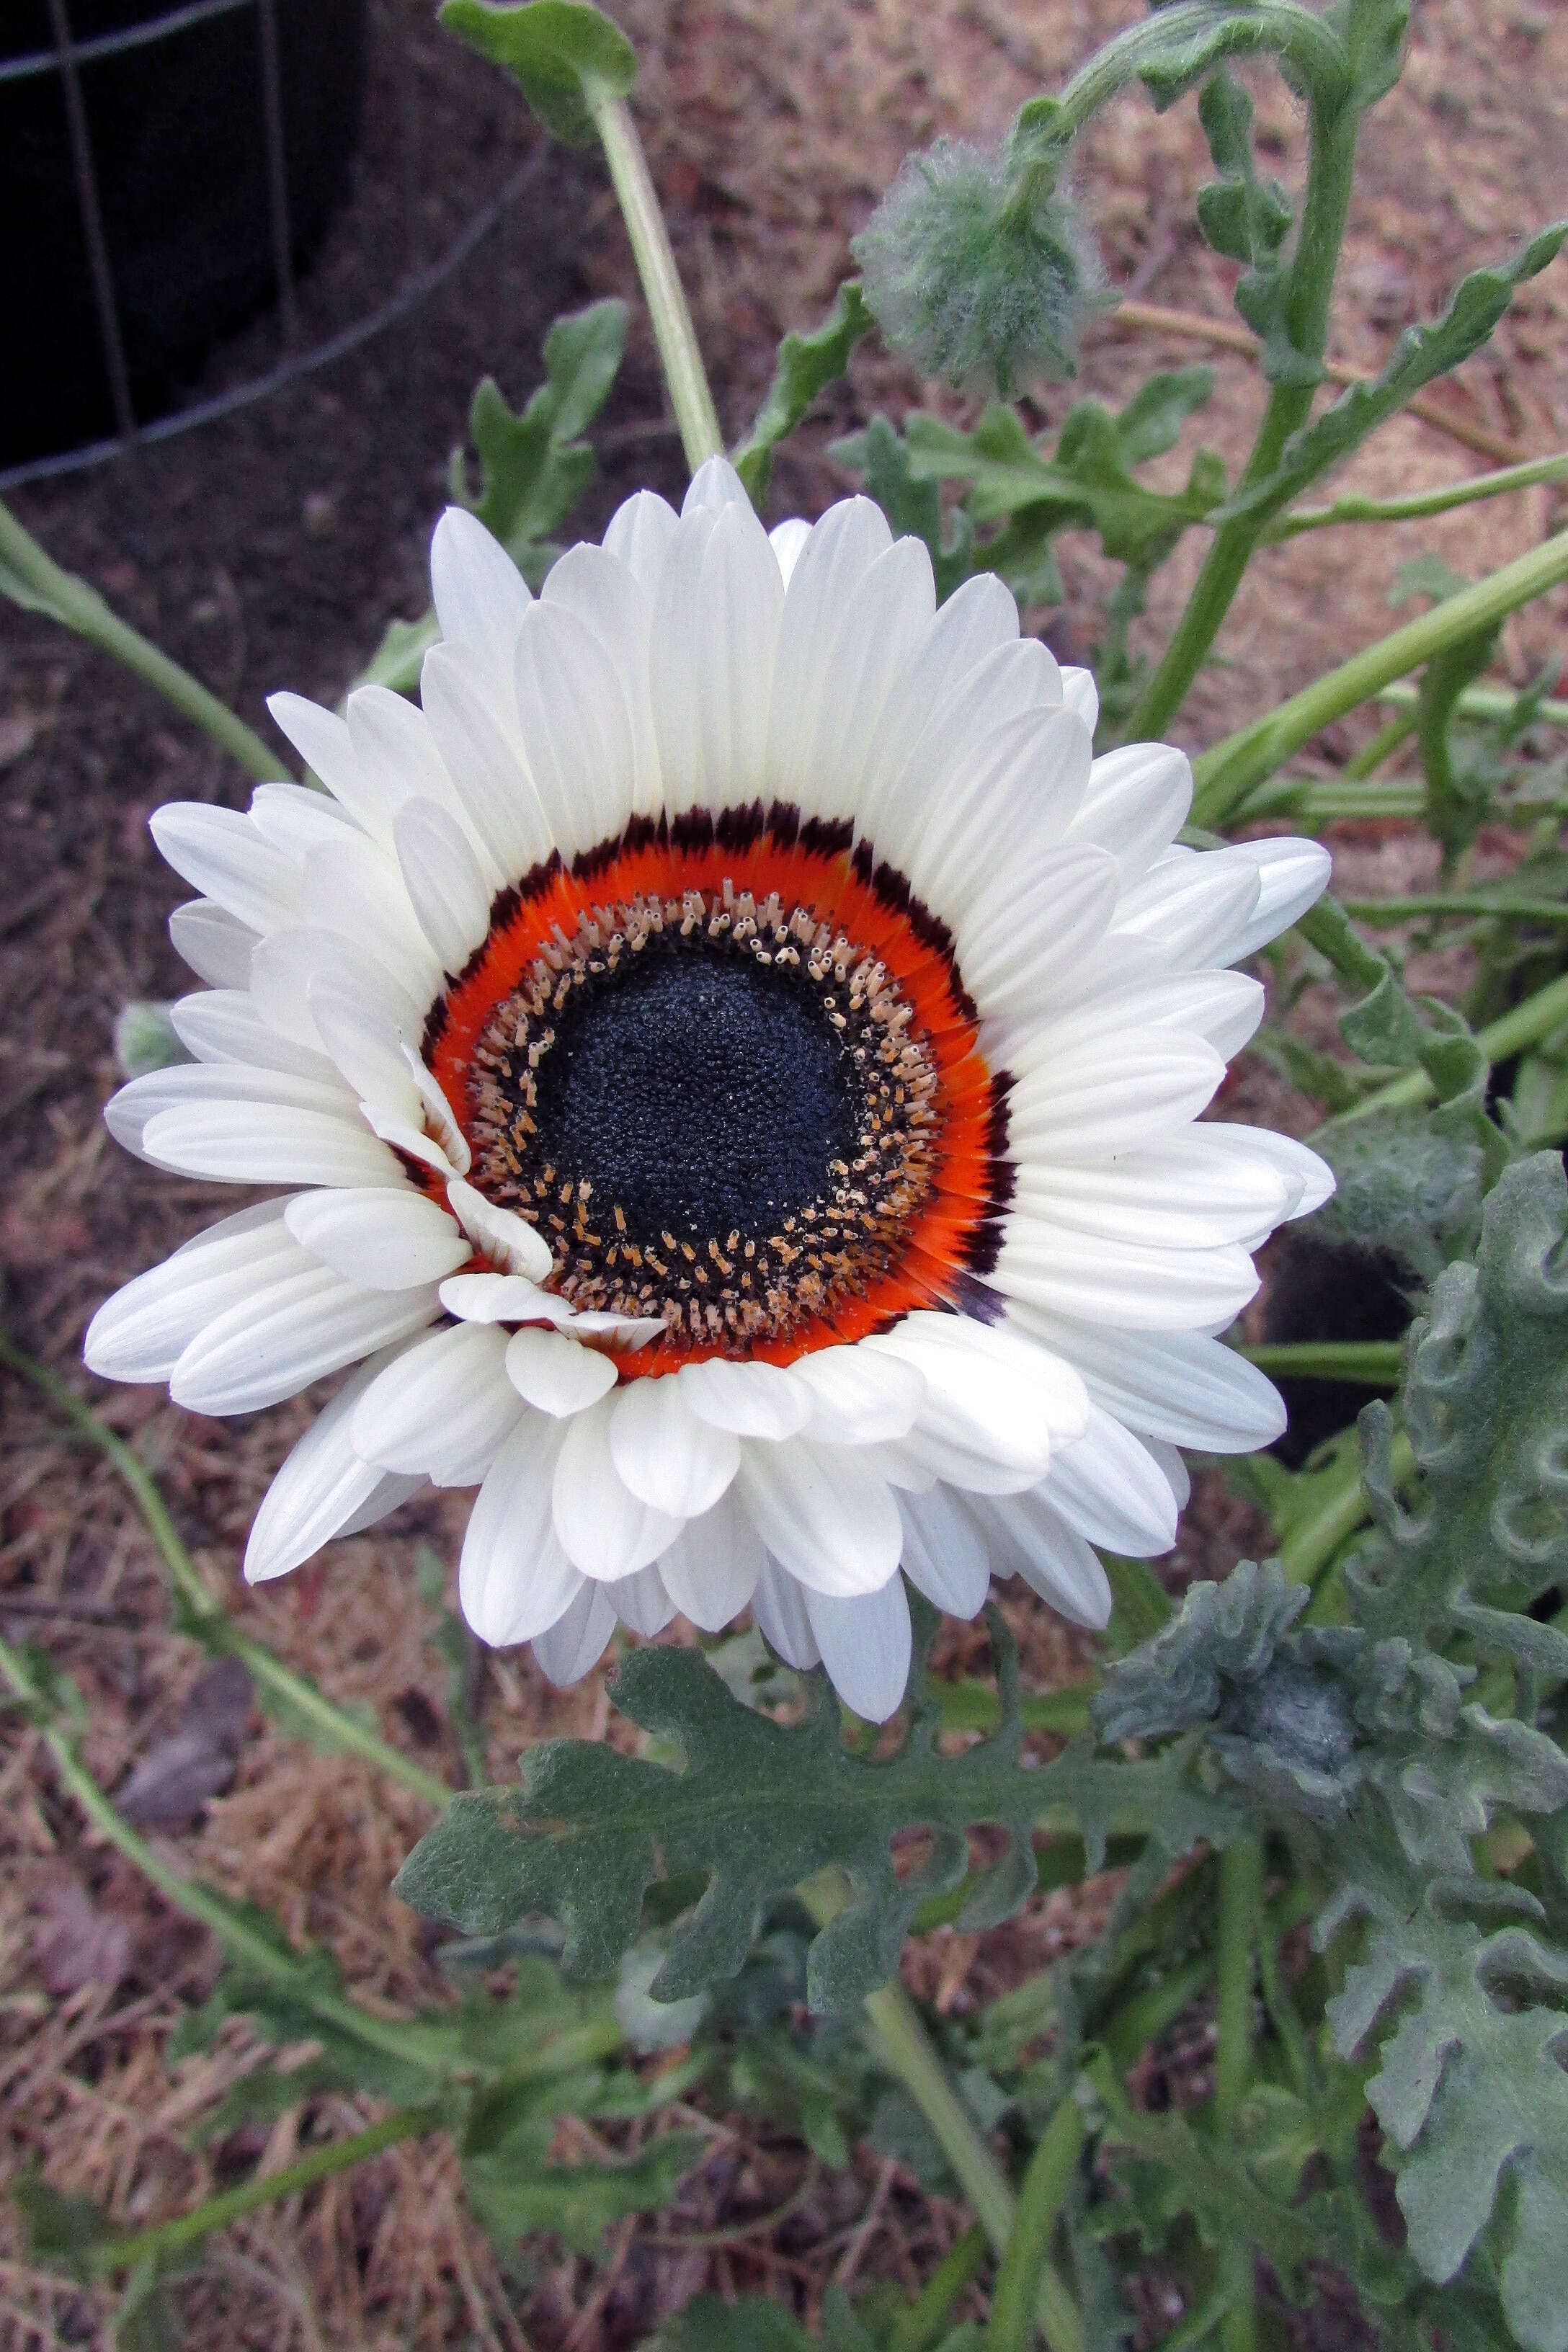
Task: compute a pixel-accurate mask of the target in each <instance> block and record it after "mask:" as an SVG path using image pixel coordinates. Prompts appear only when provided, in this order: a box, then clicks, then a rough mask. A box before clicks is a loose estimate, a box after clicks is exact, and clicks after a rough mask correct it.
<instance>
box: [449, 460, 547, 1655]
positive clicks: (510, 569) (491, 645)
mask: <svg viewBox="0 0 1568 2352" xmlns="http://www.w3.org/2000/svg"><path fill="white" fill-rule="evenodd" d="M430 590H431V594H432V595H433V597H434V598H435V603H436V618H437V621H439V623H440V625H441V635H443V636H444V637H447V638H448V639H450V641H451V642H452V643H453V644H454V645H459V646H463V647H465V649H466V650H467V651H468V653H470V654H472V655H473V656H474V657H475V658H476V660H478V661H479V662H481V663H482V664H483V665H484V667H485V668H486V669H487V670H489V672H490V673H491V675H492V676H493V677H497V678H500V679H503V680H506V681H508V682H510V677H511V661H512V654H513V652H514V650H515V648H516V646H517V633H518V631H519V629H520V628H521V626H522V616H523V614H525V613H526V612H527V610H528V608H529V606H530V604H531V603H532V602H533V598H532V596H531V593H530V591H529V586H528V583H527V581H526V580H525V579H524V578H523V576H522V574H521V572H520V571H519V570H518V568H517V566H516V564H515V563H514V562H512V560H511V558H510V555H509V554H508V553H507V551H506V550H505V548H504V547H503V546H502V545H501V543H500V541H499V540H498V539H497V538H496V537H495V535H494V533H493V532H492V531H489V530H487V529H486V528H485V526H484V524H483V523H482V522H481V521H480V520H479V517H478V515H475V514H470V513H469V512H468V509H467V508H466V507H448V508H447V511H446V513H445V514H444V515H443V516H442V517H441V520H440V521H439V522H438V523H437V526H436V530H435V536H434V537H433V538H432V540H431V541H430ZM519 1638H521V1636H520V1637H519Z"/></svg>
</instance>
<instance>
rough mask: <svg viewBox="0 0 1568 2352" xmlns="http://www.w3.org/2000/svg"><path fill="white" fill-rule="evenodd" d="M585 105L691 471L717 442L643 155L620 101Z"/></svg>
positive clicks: (716, 452) (718, 452) (717, 449)
mask: <svg viewBox="0 0 1568 2352" xmlns="http://www.w3.org/2000/svg"><path fill="white" fill-rule="evenodd" d="M591 110H592V113H593V117H594V125H595V129H596V130H597V131H598V134H599V138H600V142H601V143H602V144H603V147H604V150H605V163H607V164H608V165H609V168H610V180H611V183H612V184H613V186H614V188H615V191H616V197H617V199H618V200H619V203H620V207H621V212H622V215H623V216H624V218H625V220H626V234H627V236H629V237H630V239H631V246H632V257H633V259H634V260H635V261H636V263H637V276H638V277H639V278H641V280H642V289H643V293H644V296H645V297H646V299H647V307H648V314H649V316H650V318H651V319H652V320H653V331H654V340H655V341H656V342H657V343H658V356H659V362H660V364H661V366H662V367H663V369H664V380H665V382H666V383H667V384H668V387H669V402H670V406H671V407H672V408H673V409H674V411H675V422H676V424H677V425H678V426H679V432H680V446H681V447H682V449H684V451H685V452H686V462H687V464H688V466H689V467H690V468H691V471H692V472H693V473H694V474H695V473H696V471H697V469H698V467H700V465H701V464H702V463H703V462H704V460H705V459H707V458H709V457H722V455H723V452H724V440H723V436H722V435H721V432H720V430H719V417H718V414H717V411H716V410H715V408H714V406H713V394H712V393H711V391H710V389H709V384H708V375H707V371H706V370H705V369H704V367H703V364H702V352H701V350H700V346H699V344H698V341H697V330H696V328H695V327H694V326H693V324H692V320H691V311H690V309H689V305H688V303H687V299H686V289H685V288H684V287H683V286H682V285H681V282H680V272H679V269H678V268H677V267H676V262H675V252H674V248H673V247H671V245H670V242H669V231H668V228H667V227H666V226H665V220H664V215H663V213H662V212H661V211H660V209H659V203H658V194H657V193H656V191H655V188H654V184H653V180H652V177H651V175H650V173H649V172H648V168H647V156H646V155H645V154H644V153H643V144H642V141H641V140H640V139H639V138H638V136H637V124H636V123H635V122H634V121H633V120H632V111H631V109H630V107H629V106H628V105H627V104H626V100H625V99H624V98H603V97H601V98H599V99H598V100H596V101H591Z"/></svg>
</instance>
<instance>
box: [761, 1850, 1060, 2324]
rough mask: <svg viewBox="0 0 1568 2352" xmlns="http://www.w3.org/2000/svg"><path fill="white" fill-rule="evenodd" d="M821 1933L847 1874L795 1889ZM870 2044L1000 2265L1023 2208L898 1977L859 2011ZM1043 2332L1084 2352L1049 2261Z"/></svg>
mask: <svg viewBox="0 0 1568 2352" xmlns="http://www.w3.org/2000/svg"><path fill="white" fill-rule="evenodd" d="M796 1892H797V1893H798V1895H799V1896H800V1899H801V1901H802V1902H803V1903H804V1904H805V1907H806V1909H807V1910H808V1911H809V1912H810V1913H811V1916H812V1917H813V1918H814V1919H815V1920H816V1923H817V1925H818V1927H826V1925H827V1922H828V1921H829V1920H830V1919H832V1918H834V1917H835V1916H837V1913H838V1912H840V1911H841V1910H842V1909H843V1907H844V1906H845V1904H846V1902H847V1900H848V1895H849V1889H848V1882H847V1879H846V1878H845V1876H844V1874H843V1872H842V1871H839V1870H837V1869H835V1870H831V1871H823V1872H821V1873H820V1874H818V1875H817V1877H816V1878H814V1879H811V1880H808V1881H807V1883H806V1884H805V1885H804V1886H802V1887H799V1888H797V1889H796ZM861 2006H862V2010H863V2013H864V2016H865V2031H866V2040H867V2043H868V2047H869V2049H870V2051H871V2053H872V2055H873V2057H874V2058H875V2059H876V2061H877V2063H878V2064H879V2065H880V2066H882V2067H883V2068H885V2069H886V2071H887V2072H888V2073H889V2074H891V2075H892V2077H893V2079H894V2081H895V2082H897V2083H900V2084H902V2085H903V2087H904V2089H905V2090H906V2091H907V2092H908V2093H909V2095H910V2098H911V2099H912V2100H913V2101H914V2103H915V2105H916V2106H917V2107H918V2108H919V2109H920V2111H921V2115H922V2116H924V2117H925V2120H926V2122H927V2124H928V2125H929V2126H931V2137H933V2139H934V2140H935V2141H936V2144H937V2146H938V2147H940V2148H941V2150H942V2154H943V2156H945V2157H946V2158H947V2160H948V2163H949V2164H950V2165H951V2166H952V2171H953V2175H954V2178H955V2179H956V2180H957V2182H958V2185H959V2187H960V2188H961V2189H963V2194H964V2196H965V2198H966V2199H967V2200H968V2203H969V2207H970V2210H971V2211H972V2212H973V2215H974V2218H975V2220H976V2221H978V2222H979V2224H980V2226H981V2228H982V2229H983V2230H984V2232H985V2235H986V2238H987V2240H988V2242H989V2243H990V2245H991V2247H992V2250H993V2252H994V2253H995V2254H996V2255H997V2256H998V2257H999V2258H1000V2256H1001V2255H1002V2254H1003V2253H1004V2252H1005V2249H1006V2245H1007V2241H1008V2239H1009V2238H1010V2237H1011V2235H1012V2232H1013V2223H1014V2220H1015V2218H1016V2213H1017V2210H1018V2200H1017V2199H1016V2196H1015V2195H1014V2192H1013V2188H1012V2184H1011V2183H1010V2182H1009V2180H1008V2179H1007V2176H1006V2174H1005V2172H1004V2171H1003V2169H1002V2168H1001V2166H1000V2165H999V2164H998V2163H997V2161H996V2158H995V2156H994V2153H993V2152H992V2149H991V2147H990V2146H989V2144H988V2143H987V2141H986V2139H985V2137H984V2134H983V2133H982V2131H981V2130H980V2127H979V2126H978V2125H977V2124H976V2123H975V2120H974V2118H973V2116H972V2115H971V2114H970V2112H969V2109H968V2108H967V2107H966V2106H965V2105H964V2104H963V2100H962V2099H961V2098H960V2097H959V2095H958V2093H957V2092H956V2091H955V2090H954V2089H953V2087H952V2084H951V2082H949V2080H948V2076H947V2069H946V2068H945V2067H944V2066H943V2064H942V2060H941V2059H940V2058H939V2057H938V2055H937V2053H936V2052H935V2051H934V2050H933V2049H932V2048H931V2042H930V2039H929V2038H928V2036H927V2033H926V2030H925V2028H924V2026H923V2025H922V2024H921V2021H920V2017H919V2014H918V2013H917V2011H916V2009H915V2005H914V2003H913V2001H912V2000H910V1997H909V1994H908V1993H907V1992H906V1991H905V1990H904V1988H903V1986H902V1985H901V1984H900V1982H899V1979H898V1978H897V1977H895V1978H894V1979H893V1980H892V1982H891V1983H890V1984H885V1985H883V1986H882V1987H881V1988H880V1990H879V1991H877V1992H873V1993H868V1994H867V1996H866V1999H865V2000H864V2002H863V2003H862V2004H861ZM1039 2324H1040V2326H1041V2327H1042V2328H1043V2329H1044V2331H1045V2333H1046V2336H1047V2338H1048V2339H1049V2342H1050V2345H1051V2347H1052V2352H1084V2334H1083V2322H1082V2320H1081V2318H1080V2317H1079V2309H1078V2305H1077V2304H1076V2303H1075V2302H1074V2301H1073V2298H1072V2294H1071V2293H1070V2291H1069V2289H1068V2285H1067V2283H1066V2281H1065V2280H1064V2279H1063V2278H1062V2276H1061V2274H1060V2273H1059V2272H1058V2270H1057V2269H1056V2268H1055V2266H1054V2264H1052V2263H1050V2262H1049V2261H1048V2260H1047V2263H1046V2265H1045V2269H1044V2272H1043V2273H1042V2277H1041V2283H1040V2295H1039Z"/></svg>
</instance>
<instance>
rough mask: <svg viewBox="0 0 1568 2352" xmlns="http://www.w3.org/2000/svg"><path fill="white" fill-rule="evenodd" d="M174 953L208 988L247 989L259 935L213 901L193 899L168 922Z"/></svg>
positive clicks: (176, 909) (175, 910) (175, 912)
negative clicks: (252, 958) (216, 905)
mask: <svg viewBox="0 0 1568 2352" xmlns="http://www.w3.org/2000/svg"><path fill="white" fill-rule="evenodd" d="M169 937H170V939H171V940H173V942H174V953H175V954H176V955H177V956H179V957H180V958H181V960H182V961H184V962H185V963H188V964H189V966H190V968H191V970H192V971H194V972H195V975H196V978H197V979H198V980H205V982H206V983H207V985H208V987H209V988H248V987H249V985H250V959H251V957H252V955H253V954H254V952H255V950H256V941H257V934H256V933H255V932H254V931H253V930H251V929H249V928H248V926H247V925H246V924H244V923H239V922H236V920H235V919H234V917H233V916H232V915H226V914H225V912H224V910H223V908H221V907H215V906H214V905H213V903H212V901H211V899H210V898H193V899H192V900H191V901H190V903H189V904H188V905H187V906H184V907H176V908H175V909H174V913H173V914H172V915H171V916H170V918H169Z"/></svg>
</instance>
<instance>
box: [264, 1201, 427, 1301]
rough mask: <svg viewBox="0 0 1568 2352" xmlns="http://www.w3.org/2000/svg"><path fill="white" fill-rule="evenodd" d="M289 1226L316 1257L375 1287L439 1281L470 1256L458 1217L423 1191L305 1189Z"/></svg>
mask: <svg viewBox="0 0 1568 2352" xmlns="http://www.w3.org/2000/svg"><path fill="white" fill-rule="evenodd" d="M286 1221H287V1223H288V1226H289V1232H290V1233H291V1234H293V1236H294V1238H295V1240H296V1241H297V1242H299V1243H300V1244H302V1246H303V1247H304V1248H306V1249H308V1250H309V1251H310V1255H311V1256H312V1257H315V1258H320V1260H321V1264H322V1265H330V1266H331V1269H332V1272H333V1273H334V1274H341V1275H342V1277H343V1279H344V1281H345V1282H361V1283H363V1285H364V1286H365V1287H366V1289H367V1290H409V1289H412V1288H413V1287H414V1286H415V1285H416V1284H417V1283H428V1282H439V1281H440V1279H441V1276H443V1275H444V1274H450V1273H452V1271H453V1270H454V1268H455V1267H457V1266H459V1265H463V1264H464V1263H465V1262H466V1260H467V1259H468V1255H469V1251H468V1240H467V1237H466V1236H465V1235H464V1234H461V1233H459V1231H458V1226H457V1224H456V1223H455V1222H454V1220H453V1219H452V1218H450V1217H449V1216H447V1213H446V1212H445V1210H443V1209H439V1208H437V1205H436V1203H435V1202H434V1201H429V1200H426V1198H425V1196H424V1194H423V1193H421V1192H391V1191H389V1190H382V1189H377V1190H374V1191H371V1192H363V1191H353V1192H301V1193H300V1194H299V1195H298V1196H297V1197H296V1198H295V1199H294V1200H292V1201H290V1202H289V1208H288V1211H287V1217H286Z"/></svg>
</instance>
